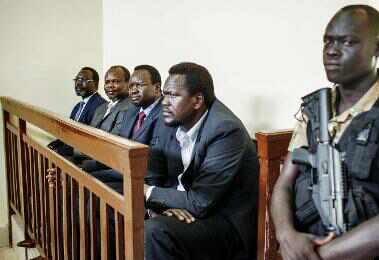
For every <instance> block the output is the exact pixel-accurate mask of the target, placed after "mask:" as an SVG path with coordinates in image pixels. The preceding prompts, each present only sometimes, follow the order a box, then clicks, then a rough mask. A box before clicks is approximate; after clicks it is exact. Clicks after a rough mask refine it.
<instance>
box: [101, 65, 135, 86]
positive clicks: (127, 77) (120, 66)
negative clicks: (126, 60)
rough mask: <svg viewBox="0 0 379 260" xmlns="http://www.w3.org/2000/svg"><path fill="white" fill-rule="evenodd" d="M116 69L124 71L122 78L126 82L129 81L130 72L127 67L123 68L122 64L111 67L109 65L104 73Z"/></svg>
mask: <svg viewBox="0 0 379 260" xmlns="http://www.w3.org/2000/svg"><path fill="white" fill-rule="evenodd" d="M116 69H120V70H122V72H123V73H124V80H125V81H126V82H128V81H129V79H130V72H129V70H128V69H127V68H125V67H124V66H122V65H113V66H112V67H110V68H109V69H108V70H107V73H105V75H107V74H108V73H109V72H110V71H111V70H116Z"/></svg>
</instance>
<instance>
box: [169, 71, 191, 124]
mask: <svg viewBox="0 0 379 260" xmlns="http://www.w3.org/2000/svg"><path fill="white" fill-rule="evenodd" d="M185 84H186V77H185V76H184V75H170V76H169V77H168V78H167V80H166V82H165V85H164V87H163V101H162V106H163V109H162V114H163V118H164V122H165V124H166V125H168V126H177V125H186V124H187V123H188V122H191V121H192V119H193V118H194V116H195V110H196V109H195V107H196V102H197V100H196V96H195V95H191V94H190V93H189V92H188V90H187V89H186V87H185Z"/></svg>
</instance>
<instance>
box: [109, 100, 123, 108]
mask: <svg viewBox="0 0 379 260" xmlns="http://www.w3.org/2000/svg"><path fill="white" fill-rule="evenodd" d="M118 101H120V100H119V99H117V100H116V101H114V102H113V101H112V100H110V101H109V103H108V106H110V107H113V106H115V105H116V104H117V103H118Z"/></svg>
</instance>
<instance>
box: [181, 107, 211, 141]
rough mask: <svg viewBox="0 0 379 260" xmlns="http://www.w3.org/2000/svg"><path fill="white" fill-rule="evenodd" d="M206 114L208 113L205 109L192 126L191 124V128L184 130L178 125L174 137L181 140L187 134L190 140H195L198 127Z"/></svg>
mask: <svg viewBox="0 0 379 260" xmlns="http://www.w3.org/2000/svg"><path fill="white" fill-rule="evenodd" d="M207 114H208V110H207V111H205V113H204V114H203V115H202V116H201V118H200V119H199V120H198V121H197V122H196V124H195V125H194V126H192V127H191V129H190V130H188V131H187V132H186V131H184V129H183V128H182V127H181V126H179V127H178V130H176V139H177V140H178V141H179V142H180V141H181V140H183V139H184V138H186V136H187V137H188V138H189V139H190V140H191V142H195V141H196V138H197V135H198V134H199V130H200V127H201V125H202V123H203V121H204V120H205V117H206V116H207Z"/></svg>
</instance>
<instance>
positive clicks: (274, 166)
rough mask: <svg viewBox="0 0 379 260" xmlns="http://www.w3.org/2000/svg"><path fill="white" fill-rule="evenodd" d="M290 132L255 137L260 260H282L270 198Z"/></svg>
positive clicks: (285, 151)
mask: <svg viewBox="0 0 379 260" xmlns="http://www.w3.org/2000/svg"><path fill="white" fill-rule="evenodd" d="M291 135H292V132H291V131H281V132H258V133H256V134H255V137H256V140H257V146H258V157H259V163H260V176H259V203H258V237H257V239H258V246H257V249H258V250H257V256H258V259H259V260H277V259H281V258H280V255H279V254H278V243H277V241H276V239H275V232H274V226H273V223H272V220H271V218H270V214H269V205H270V198H271V194H272V191H273V188H274V184H275V182H276V180H277V179H278V177H279V174H280V168H281V165H282V163H283V159H284V158H285V156H286V155H287V152H288V150H287V149H288V144H289V142H290V139H291Z"/></svg>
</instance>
